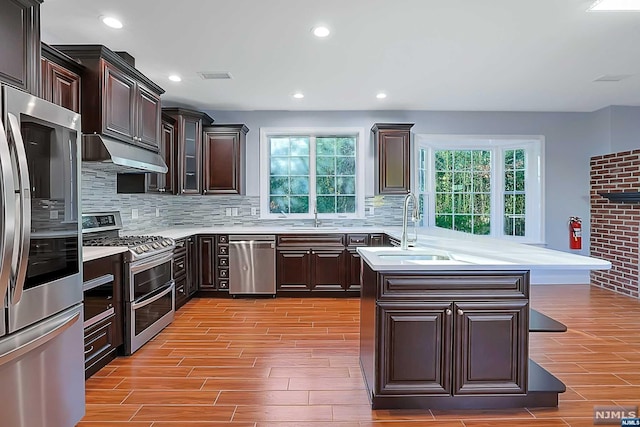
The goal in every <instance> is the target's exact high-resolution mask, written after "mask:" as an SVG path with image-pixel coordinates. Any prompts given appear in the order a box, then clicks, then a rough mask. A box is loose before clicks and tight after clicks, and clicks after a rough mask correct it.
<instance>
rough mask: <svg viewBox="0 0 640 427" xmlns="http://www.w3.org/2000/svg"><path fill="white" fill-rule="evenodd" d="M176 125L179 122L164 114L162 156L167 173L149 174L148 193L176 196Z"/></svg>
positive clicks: (161, 142)
mask: <svg viewBox="0 0 640 427" xmlns="http://www.w3.org/2000/svg"><path fill="white" fill-rule="evenodd" d="M176 123H177V120H176V119H175V118H173V117H171V116H169V115H168V114H166V113H162V125H161V139H160V153H159V154H160V155H161V156H162V158H163V159H164V161H165V163H166V164H167V173H148V174H146V175H147V191H148V192H150V193H166V194H175V192H176V181H177V176H176V175H177V170H176V169H177V168H176V157H177V155H176V149H177V147H176V142H175V140H176Z"/></svg>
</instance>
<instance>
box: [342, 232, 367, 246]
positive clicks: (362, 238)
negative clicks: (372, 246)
mask: <svg viewBox="0 0 640 427" xmlns="http://www.w3.org/2000/svg"><path fill="white" fill-rule="evenodd" d="M368 244H369V235H368V234H347V246H367V245H368Z"/></svg>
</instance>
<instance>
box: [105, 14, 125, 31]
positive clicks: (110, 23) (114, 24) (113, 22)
mask: <svg viewBox="0 0 640 427" xmlns="http://www.w3.org/2000/svg"><path fill="white" fill-rule="evenodd" d="M100 20H101V21H102V23H103V24H104V25H106V26H107V27H111V28H115V29H117V30H119V29H120V28H122V22H120V20H119V19H117V18H114V17H113V16H101V17H100Z"/></svg>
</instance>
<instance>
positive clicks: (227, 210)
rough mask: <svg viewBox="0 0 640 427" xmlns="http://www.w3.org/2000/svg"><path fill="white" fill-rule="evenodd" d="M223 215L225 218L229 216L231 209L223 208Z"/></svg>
mask: <svg viewBox="0 0 640 427" xmlns="http://www.w3.org/2000/svg"><path fill="white" fill-rule="evenodd" d="M224 214H225V215H226V216H231V208H225V210H224Z"/></svg>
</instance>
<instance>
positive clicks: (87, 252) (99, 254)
mask: <svg viewBox="0 0 640 427" xmlns="http://www.w3.org/2000/svg"><path fill="white" fill-rule="evenodd" d="M128 250H129V249H128V248H127V247H126V246H83V247H82V262H87V261H93V260H94V259H98V258H104V257H108V256H111V255H115V254H120V253H122V252H126V251H128Z"/></svg>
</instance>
